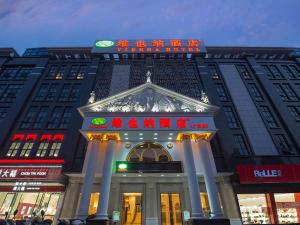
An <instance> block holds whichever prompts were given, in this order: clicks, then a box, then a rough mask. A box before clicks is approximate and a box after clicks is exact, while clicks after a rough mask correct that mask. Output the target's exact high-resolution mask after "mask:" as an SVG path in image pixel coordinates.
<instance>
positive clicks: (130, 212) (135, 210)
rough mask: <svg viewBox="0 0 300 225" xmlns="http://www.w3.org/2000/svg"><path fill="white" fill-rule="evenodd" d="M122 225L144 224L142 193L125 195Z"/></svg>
mask: <svg viewBox="0 0 300 225" xmlns="http://www.w3.org/2000/svg"><path fill="white" fill-rule="evenodd" d="M122 197H123V200H122V201H123V205H122V224H123V225H141V224H142V218H143V213H142V211H143V210H142V203H143V201H142V199H143V194H142V193H123V196H122Z"/></svg>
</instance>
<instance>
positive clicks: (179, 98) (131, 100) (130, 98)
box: [78, 82, 218, 116]
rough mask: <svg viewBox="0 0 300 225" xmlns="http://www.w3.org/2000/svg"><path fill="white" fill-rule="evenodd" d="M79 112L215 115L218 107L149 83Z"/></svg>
mask: <svg viewBox="0 0 300 225" xmlns="http://www.w3.org/2000/svg"><path fill="white" fill-rule="evenodd" d="M78 110H79V112H80V113H81V115H83V116H84V115H85V114H86V113H90V112H103V113H105V112H106V113H107V112H122V113H125V112H149V113H150V112H151V113H153V112H163V113H170V112H181V113H182V112H191V113H200V112H201V113H202V112H206V113H212V114H214V112H216V111H217V110H218V107H217V106H213V105H211V104H208V103H204V102H202V101H198V100H195V99H193V98H190V97H187V96H185V95H182V94H179V93H176V92H174V91H171V90H168V89H165V88H163V87H160V86H158V85H155V84H153V83H151V82H147V83H145V84H142V85H140V86H138V87H135V88H132V89H129V90H127V91H124V92H121V93H119V94H116V95H113V96H111V97H108V98H105V99H102V100H99V101H96V102H94V103H91V104H88V105H86V106H83V107H80V108H79V109H78Z"/></svg>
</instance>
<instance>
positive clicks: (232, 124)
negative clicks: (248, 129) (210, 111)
mask: <svg viewBox="0 0 300 225" xmlns="http://www.w3.org/2000/svg"><path fill="white" fill-rule="evenodd" d="M223 110H224V113H225V116H226V119H227V123H228V126H229V128H239V124H238V121H237V119H236V117H235V115H234V112H233V110H232V108H231V107H230V106H224V107H223Z"/></svg>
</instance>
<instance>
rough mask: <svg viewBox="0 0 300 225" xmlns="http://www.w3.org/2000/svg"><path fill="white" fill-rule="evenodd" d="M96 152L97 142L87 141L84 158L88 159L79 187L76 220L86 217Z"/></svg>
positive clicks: (97, 149)
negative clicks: (79, 196)
mask: <svg viewBox="0 0 300 225" xmlns="http://www.w3.org/2000/svg"><path fill="white" fill-rule="evenodd" d="M98 151H99V142H97V141H89V142H88V147H87V152H86V157H88V159H87V167H86V171H85V176H84V179H83V183H82V187H81V199H80V204H79V207H78V211H77V213H76V218H78V219H86V218H87V216H88V210H89V205H90V198H91V191H92V187H93V183H94V176H95V170H96V165H97V157H98Z"/></svg>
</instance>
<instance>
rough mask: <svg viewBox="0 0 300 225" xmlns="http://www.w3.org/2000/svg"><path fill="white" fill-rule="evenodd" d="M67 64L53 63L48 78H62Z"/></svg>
mask: <svg viewBox="0 0 300 225" xmlns="http://www.w3.org/2000/svg"><path fill="white" fill-rule="evenodd" d="M65 69H66V66H65V65H60V66H58V65H51V66H50V69H49V72H48V74H47V78H48V79H55V80H61V79H62V78H63V76H64V74H65Z"/></svg>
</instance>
